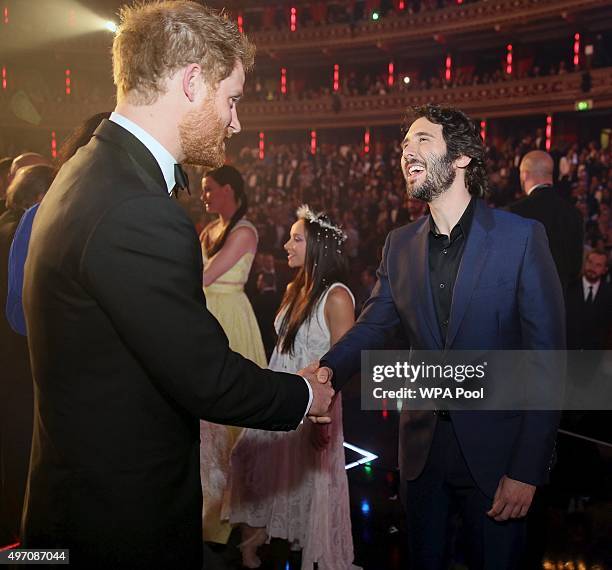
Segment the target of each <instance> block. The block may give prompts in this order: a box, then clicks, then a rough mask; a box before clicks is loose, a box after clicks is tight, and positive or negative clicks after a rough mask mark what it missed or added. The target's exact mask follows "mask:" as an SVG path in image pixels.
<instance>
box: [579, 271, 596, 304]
mask: <svg viewBox="0 0 612 570" xmlns="http://www.w3.org/2000/svg"><path fill="white" fill-rule="evenodd" d="M600 283H601V279H598V280H597V281H595V283H591V282H590V281H588V280H587V278H586V277H584V276H583V277H582V294H583V295H584V300H585V301H586V300H587V297H588V296H589V287H593V297H592V300H593V301H595V297H597V291H599V284H600Z"/></svg>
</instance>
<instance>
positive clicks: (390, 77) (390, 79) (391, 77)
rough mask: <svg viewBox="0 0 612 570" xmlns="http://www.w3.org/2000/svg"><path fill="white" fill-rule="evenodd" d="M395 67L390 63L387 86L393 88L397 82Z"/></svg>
mask: <svg viewBox="0 0 612 570" xmlns="http://www.w3.org/2000/svg"><path fill="white" fill-rule="evenodd" d="M394 73H395V65H394V64H393V62H392V61H390V62H389V75H388V77H387V85H389V87H393V83H394V82H395V76H394Z"/></svg>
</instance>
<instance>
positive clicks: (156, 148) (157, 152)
mask: <svg viewBox="0 0 612 570" xmlns="http://www.w3.org/2000/svg"><path fill="white" fill-rule="evenodd" d="M109 121H112V122H113V123H117V124H118V125H120V126H122V127H123V128H124V129H125V130H126V131H129V132H130V133H132V134H133V135H134V136H135V137H136V138H137V139H138V140H139V141H140V142H141V143H142V144H143V145H145V146H146V147H147V148H148V149H149V151H150V152H151V154H152V155H153V157H154V158H155V160H156V161H157V164H159V167H160V168H161V171H162V174H163V175H164V180H165V181H166V186H167V187H168V194H172V190H173V189H174V186H175V185H176V180H174V165H175V164H176V159H175V158H174V157H173V156H172V155H171V154H170V152H168V150H167V149H166V148H165V147H164V146H163V145H162V144H161V143H160V142H159V141H158V140H157V139H155V138H153V137H152V136H151V135H150V134H149V133H148V132H147V131H145V130H144V129H143V128H142V127H139V126H138V125H137V124H136V123H134V122H133V121H130V120H129V119H126V118H125V117H124V116H123V115H120V114H119V113H114V112H113V113H111V116H110V117H109Z"/></svg>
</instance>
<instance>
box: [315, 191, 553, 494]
mask: <svg viewBox="0 0 612 570" xmlns="http://www.w3.org/2000/svg"><path fill="white" fill-rule="evenodd" d="M429 230H430V221H429V217H425V218H422V219H420V220H418V221H416V222H414V223H412V224H409V225H407V226H403V227H401V228H398V229H396V230H394V231H392V232H391V233H390V234H389V236H388V237H387V241H386V243H385V247H384V250H383V255H382V261H381V264H380V267H379V269H378V282H377V284H376V286H375V287H374V291H373V292H372V296H371V297H370V299H369V300H368V301H367V302H366V304H365V306H364V309H363V311H362V313H361V315H360V317H359V319H358V320H357V322H356V323H355V325H354V327H353V328H352V329H351V330H350V331H349V332H348V333H347V334H346V335H345V336H344V337H343V338H342V339H341V340H340V341H339V342H338V343H337V344H336V345H335V346H334V347H333V348H332V349H331V350H330V352H328V353H327V354H326V355H325V356H324V357H323V358H322V359H321V362H322V363H323V364H325V365H327V366H329V367H330V368H332V370H333V371H334V385H335V388H336V389H340V388H341V387H342V385H343V384H344V383H345V382H346V381H347V380H348V379H349V378H350V377H351V376H352V375H353V374H355V373H356V372H357V371H358V370H359V366H360V362H361V358H360V351H361V350H366V349H381V348H384V346H385V342H386V340H387V338H388V336H389V335H390V334H391V333H393V332H394V331H395V330H396V329H397V328H398V327H401V328H402V329H403V333H404V334H405V336H406V337H407V338H408V339H409V342H410V346H411V347H412V348H415V349H421V350H442V349H446V350H519V349H541V350H551V349H555V350H562V349H564V348H565V325H564V319H565V308H564V304H563V295H562V290H561V285H560V282H559V277H558V274H557V271H556V269H555V265H554V262H553V259H552V256H551V253H550V250H549V246H548V240H547V238H546V233H545V230H544V227H543V226H542V225H541V224H540V223H539V222H536V221H534V220H529V219H524V218H521V217H519V216H516V215H514V214H510V213H508V212H503V211H500V210H492V209H490V208H488V207H487V206H486V204H485V203H484V202H483V201H482V200H478V201H477V203H476V209H475V212H474V219H473V222H472V227H471V229H470V233H469V236H468V239H467V242H466V245H465V250H464V253H463V258H462V260H461V264H460V267H459V272H458V274H457V280H456V282H455V288H454V291H453V300H452V306H451V316H450V322H449V325H448V334H447V337H446V339H445V340H443V337H442V334H441V331H440V327H439V324H438V320H437V318H436V313H435V308H434V304H433V298H432V293H431V284H430V277H429V248H428V234H429ZM559 380H560V382H561V379H559ZM561 388H562V386H560V389H561ZM451 417H452V420H453V425H454V427H455V431H456V433H457V438H458V440H459V443H460V445H461V449H462V451H463V453H464V456H465V458H466V461H467V463H468V466H469V468H470V471H471V472H472V475H473V476H474V479H475V480H476V483H477V484H478V486H479V487H480V488H481V489H482V490H483V491H484V492H485V493H487V494H488V495H490V496H492V495H493V494H494V493H495V490H496V488H497V484H498V482H499V479H500V478H501V476H502V475H504V474H506V475H508V476H509V477H512V478H514V479H518V480H520V481H524V482H527V483H531V484H534V485H539V484H542V483H545V482H546V480H547V478H548V472H549V469H550V465H551V459H552V454H553V449H554V441H555V435H556V430H557V427H558V422H559V413H558V412H540V411H536V412H532V411H523V412H522V411H507V412H506V411H504V412H499V411H461V412H451ZM435 421H436V419H435V416H434V415H433V413H432V412H416V411H412V412H411V411H403V412H402V414H401V419H400V468H401V471H402V476H403V477H404V478H405V479H409V480H410V479H414V478H416V477H418V475H419V474H420V473H421V471H422V469H423V467H424V465H425V461H426V460H427V455H428V452H429V447H430V444H431V439H432V436H433V430H434V427H435Z"/></svg>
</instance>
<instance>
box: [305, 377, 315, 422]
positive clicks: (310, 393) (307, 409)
mask: <svg viewBox="0 0 612 570" xmlns="http://www.w3.org/2000/svg"><path fill="white" fill-rule="evenodd" d="M302 378H304V376H302ZM304 382H306V386H308V405H307V406H306V412H305V413H304V417H306V416H307V415H308V412H309V411H310V406H311V405H312V401H313V399H314V394H313V393H312V386H311V385H310V382H308V380H306V378H304Z"/></svg>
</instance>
